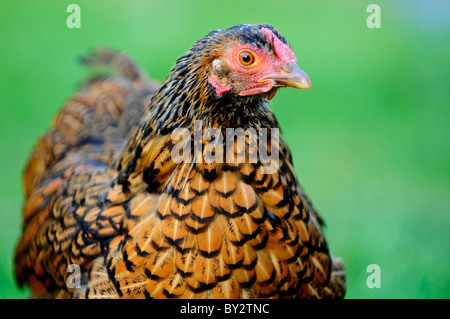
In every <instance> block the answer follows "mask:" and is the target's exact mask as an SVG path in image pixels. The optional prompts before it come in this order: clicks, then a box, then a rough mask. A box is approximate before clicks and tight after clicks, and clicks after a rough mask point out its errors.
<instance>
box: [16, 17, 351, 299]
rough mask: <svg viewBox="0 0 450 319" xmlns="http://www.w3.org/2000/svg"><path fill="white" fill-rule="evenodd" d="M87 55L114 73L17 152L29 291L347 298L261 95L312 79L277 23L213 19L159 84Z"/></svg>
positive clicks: (122, 62) (22, 266) (41, 294)
mask: <svg viewBox="0 0 450 319" xmlns="http://www.w3.org/2000/svg"><path fill="white" fill-rule="evenodd" d="M83 62H84V63H85V64H87V65H89V66H95V65H104V66H108V67H110V68H111V69H112V70H115V74H113V75H108V76H103V77H97V78H94V79H90V80H89V81H87V83H85V85H84V86H83V87H82V89H81V90H80V91H79V92H78V93H76V94H75V95H74V96H73V97H72V98H70V99H69V100H68V101H67V102H66V103H65V105H64V107H63V108H62V110H61V111H60V113H59V114H58V115H57V116H56V118H55V119H54V122H53V126H52V128H51V129H50V130H49V131H48V132H47V133H46V134H45V135H44V136H43V137H42V139H41V140H40V141H39V142H38V143H37V145H36V147H35V149H34V152H33V154H32V156H31V158H30V160H29V162H28V164H27V167H26V170H25V173H24V192H25V197H26V202H25V207H24V216H23V236H22V237H21V239H20V241H19V243H18V246H17V250H16V256H15V267H16V268H15V270H16V277H17V281H18V283H19V285H21V286H23V285H25V284H26V285H29V286H30V287H31V291H32V293H33V296H34V297H37V298H269V297H270V298H282V297H286V298H287V297H288V298H339V297H343V296H344V293H345V271H344V267H343V263H342V260H341V259H340V258H334V257H333V256H332V255H331V254H330V252H329V249H328V245H327V242H326V240H325V237H324V234H323V230H322V228H323V220H322V218H321V217H320V215H319V214H318V213H317V211H316V210H315V209H314V207H313V206H312V204H311V202H310V201H309V200H308V198H307V196H306V195H305V193H304V191H303V189H302V188H301V186H300V185H299V183H298V182H297V179H296V177H295V173H294V169H293V166H292V159H291V154H290V151H289V148H288V146H287V145H286V143H285V142H284V140H283V139H282V138H281V137H279V135H278V134H277V132H278V131H279V130H278V123H277V120H276V118H275V116H274V114H273V112H272V110H271V109H270V108H269V106H268V103H269V102H268V101H269V100H271V99H272V98H273V97H274V96H275V94H276V92H277V89H279V88H280V87H294V88H299V89H307V88H310V87H311V82H310V80H309V78H308V76H307V75H306V73H305V72H303V71H302V70H301V69H300V68H299V67H298V65H297V58H296V56H295V54H294V53H293V51H292V49H291V48H290V46H289V45H288V44H287V42H286V40H285V38H284V37H283V36H282V35H281V34H280V33H279V32H278V31H277V30H276V29H275V28H274V27H272V26H270V25H238V26H235V27H232V28H229V29H226V30H216V31H212V32H210V33H209V34H208V35H206V36H205V37H204V38H202V39H201V40H199V41H197V42H196V43H195V44H194V45H193V46H192V48H191V49H190V50H189V51H187V52H186V53H185V54H184V55H182V56H181V57H180V58H178V60H177V61H176V63H175V65H174V67H173V68H172V70H171V72H170V74H169V76H168V77H167V79H166V80H165V81H164V82H163V83H162V84H160V83H159V82H157V81H155V80H151V79H149V78H148V77H147V76H146V75H145V73H144V72H143V71H142V70H140V69H139V68H138V67H137V66H136V65H135V64H134V63H133V62H132V61H131V60H130V59H129V58H127V57H126V56H125V55H123V54H121V53H118V52H115V51H112V50H108V49H105V48H99V49H97V50H96V52H95V53H94V54H93V55H91V56H89V57H86V58H84V59H83ZM269 153H270V155H269ZM275 155H277V156H275ZM74 276H77V277H74ZM74 279H78V281H77V280H74Z"/></svg>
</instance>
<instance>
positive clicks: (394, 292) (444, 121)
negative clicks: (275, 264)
mask: <svg viewBox="0 0 450 319" xmlns="http://www.w3.org/2000/svg"><path fill="white" fill-rule="evenodd" d="M372 2H375V3H377V4H378V5H379V6H380V8H381V28H380V29H369V28H368V27H367V25H366V19H367V17H368V16H369V13H367V12H366V8H367V6H368V5H369V4H370V3H372ZM70 3H76V4H78V5H80V8H81V28H80V29H69V28H67V26H66V19H67V17H68V15H69V13H67V12H66V8H67V6H68V5H69V4H70ZM449 9H450V2H448V1H446V0H443V1H425V0H424V1H380V0H371V1H364V0H362V1H356V0H354V1H332V0H330V1H300V0H297V1H289V0H284V1H273V0H271V1H266V0H257V1H254V0H247V1H234V0H227V1H220V2H213V1H186V0H185V1H143V0H142V1H137V0H131V1H111V0H108V1H107V0H96V1H92V0H73V1H56V0H55V1H28V2H26V3H24V2H22V1H12V0H2V1H1V2H0V48H1V50H0V174H1V175H0V178H1V183H0V298H24V297H28V296H29V292H28V291H27V290H26V289H25V290H23V289H19V288H18V287H17V285H16V283H15V280H14V273H13V257H12V256H13V253H14V248H15V244H16V242H17V239H18V237H19V234H20V224H21V209H22V205H23V198H22V191H21V186H22V185H21V175H22V169H23V166H24V164H25V161H26V159H27V157H28V156H29V154H30V151H31V149H32V147H33V145H34V143H35V142H36V141H37V139H38V138H39V136H40V135H41V134H42V133H43V132H44V131H45V130H46V129H47V128H48V127H49V125H50V122H51V119H52V117H53V116H54V114H55V113H56V112H57V110H58V109H59V108H60V106H61V105H62V103H63V102H64V101H65V99H66V98H68V97H69V96H70V95H71V94H72V93H73V92H74V91H75V90H76V89H77V88H78V85H79V83H80V82H81V81H82V80H83V79H84V78H85V77H86V76H88V74H89V72H88V71H86V70H85V69H84V68H83V67H81V66H80V65H79V64H78V63H77V60H78V58H79V57H80V56H81V55H83V54H86V53H88V52H89V51H90V49H91V48H92V46H95V45H106V46H110V47H113V48H117V49H119V50H123V51H125V52H127V53H129V54H130V55H131V56H132V57H134V58H135V59H136V60H137V61H138V62H139V63H140V64H141V65H142V66H143V67H144V68H145V69H146V70H147V71H148V72H149V73H150V74H151V75H152V76H153V77H155V78H157V79H161V80H163V79H164V78H165V77H166V76H167V74H168V72H169V70H170V68H171V66H172V64H173V63H174V61H175V59H176V58H177V57H178V56H179V55H181V54H182V53H184V52H185V51H186V50H187V49H188V48H189V47H190V46H191V45H192V44H193V43H194V41H196V40H197V39H199V38H201V37H202V36H204V35H205V34H206V33H208V32H209V31H211V30H213V29H217V28H227V27H230V26H233V25H236V24H239V23H270V24H272V25H274V26H275V27H276V28H278V29H279V31H280V32H281V33H283V34H284V35H285V36H286V38H287V39H288V40H289V41H290V42H291V44H292V46H293V48H294V52H295V53H296V55H297V57H298V59H299V64H300V66H301V67H302V68H303V69H304V70H305V71H307V73H308V74H309V76H310V77H311V79H312V82H313V85H314V89H313V90H310V91H298V90H292V89H289V90H283V91H282V92H280V93H279V94H278V95H277V97H276V98H275V99H274V100H273V109H274V111H275V113H276V114H277V116H278V120H279V123H280V125H281V127H282V130H283V134H284V137H285V139H286V140H287V142H288V144H289V145H290V147H291V149H292V153H293V157H294V161H295V163H294V164H295V169H296V172H297V175H298V177H299V179H300V182H301V184H302V185H303V186H304V188H305V189H306V191H307V193H308V194H309V196H310V197H311V199H312V200H313V202H314V204H315V205H316V207H317V208H318V209H319V210H320V212H321V213H322V215H323V216H324V217H325V220H326V223H327V228H326V235H327V238H328V240H329V243H330V248H331V250H332V251H333V253H334V254H335V255H338V256H342V257H343V258H344V260H345V264H346V269H347V277H348V293H347V297H348V298H449V297H450V271H449V264H450V249H449V248H450V247H449V243H450V235H449V233H450V232H449V230H450V215H449V210H450V204H449V202H450V143H449V138H450V129H449V124H450V121H449V120H450V93H449V89H450V58H449V53H450V19H449V16H450V10H449ZM370 264H378V265H379V266H380V268H381V288H379V289H377V288H373V289H369V288H368V287H367V285H366V279H367V277H368V276H369V275H370V273H367V272H366V268H367V266H368V265H370Z"/></svg>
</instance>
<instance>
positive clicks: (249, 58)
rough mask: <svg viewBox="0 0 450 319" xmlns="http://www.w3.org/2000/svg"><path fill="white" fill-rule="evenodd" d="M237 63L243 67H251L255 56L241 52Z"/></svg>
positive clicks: (248, 52)
mask: <svg viewBox="0 0 450 319" xmlns="http://www.w3.org/2000/svg"><path fill="white" fill-rule="evenodd" d="M239 62H240V63H241V64H242V65H243V66H251V65H252V64H253V63H255V56H254V54H253V53H252V52H250V51H241V52H240V53H239Z"/></svg>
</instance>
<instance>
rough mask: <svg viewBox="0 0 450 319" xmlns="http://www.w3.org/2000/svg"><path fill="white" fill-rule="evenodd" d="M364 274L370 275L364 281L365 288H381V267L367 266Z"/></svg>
mask: <svg viewBox="0 0 450 319" xmlns="http://www.w3.org/2000/svg"><path fill="white" fill-rule="evenodd" d="M366 272H369V273H371V274H370V275H369V276H368V277H367V280H366V285H367V288H370V289H372V288H381V267H380V266H379V265H377V264H370V265H368V266H367V269H366Z"/></svg>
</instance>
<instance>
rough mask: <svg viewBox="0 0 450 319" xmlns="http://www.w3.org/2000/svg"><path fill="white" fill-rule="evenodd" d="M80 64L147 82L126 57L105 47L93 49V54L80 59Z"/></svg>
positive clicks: (145, 76) (142, 73) (139, 70)
mask: <svg viewBox="0 0 450 319" xmlns="http://www.w3.org/2000/svg"><path fill="white" fill-rule="evenodd" d="M80 60H81V63H83V64H84V65H86V66H88V67H99V66H100V67H102V66H103V67H107V68H109V69H112V70H114V71H115V72H117V74H118V75H121V76H125V77H127V78H129V79H132V80H141V81H142V80H147V79H148V77H147V75H146V74H145V73H144V72H143V71H142V69H140V68H139V67H138V66H137V64H136V63H135V62H134V61H133V60H132V59H131V58H130V57H128V56H127V55H125V54H123V53H121V52H118V51H115V50H113V49H109V48H105V47H94V49H93V53H92V54H91V55H88V56H83V57H81V59H80Z"/></svg>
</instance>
